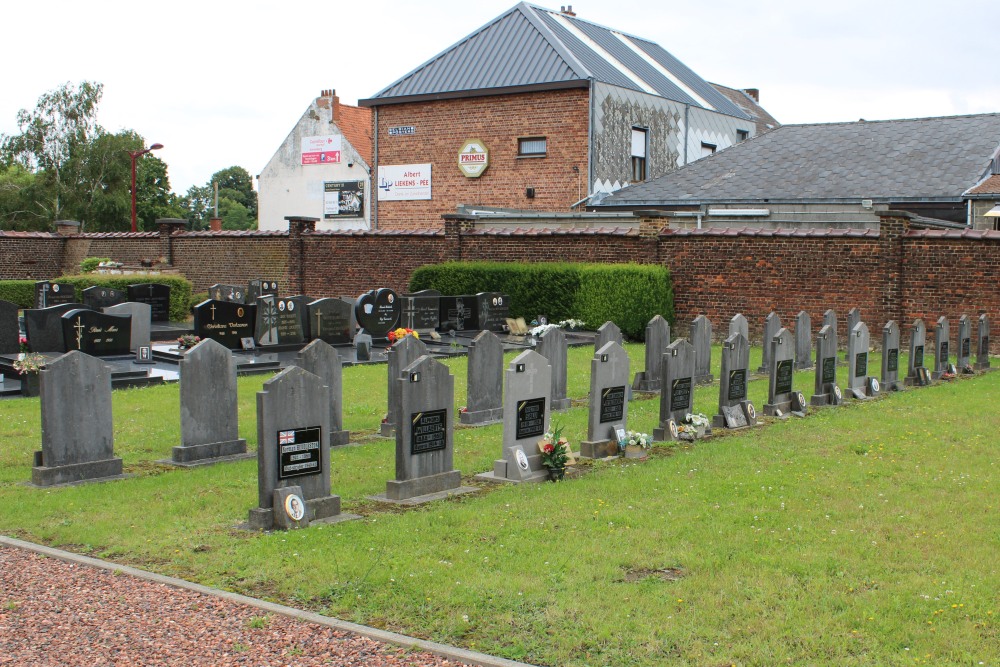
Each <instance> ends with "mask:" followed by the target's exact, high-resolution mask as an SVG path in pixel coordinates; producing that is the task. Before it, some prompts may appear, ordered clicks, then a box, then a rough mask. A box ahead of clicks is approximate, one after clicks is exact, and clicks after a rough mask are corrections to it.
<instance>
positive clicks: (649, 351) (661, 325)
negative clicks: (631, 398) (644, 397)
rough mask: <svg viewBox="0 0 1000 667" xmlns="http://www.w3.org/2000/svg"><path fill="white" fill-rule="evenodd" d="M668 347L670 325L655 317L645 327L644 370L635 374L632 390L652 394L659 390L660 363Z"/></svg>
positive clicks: (660, 317)
mask: <svg viewBox="0 0 1000 667" xmlns="http://www.w3.org/2000/svg"><path fill="white" fill-rule="evenodd" d="M667 345H670V324H669V323H667V321H666V320H665V319H663V317H662V316H661V315H655V316H654V317H653V319H651V320H650V321H649V324H647V325H646V368H645V370H642V371H639V372H638V373H636V374H635V379H634V380H633V381H632V389H634V390H636V391H642V392H648V393H654V392H657V391H659V390H660V363H661V362H662V361H663V352H664V351H665V350H666V349H667Z"/></svg>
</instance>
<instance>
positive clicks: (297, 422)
mask: <svg viewBox="0 0 1000 667" xmlns="http://www.w3.org/2000/svg"><path fill="white" fill-rule="evenodd" d="M329 428H330V390H329V389H328V388H327V386H326V385H325V384H324V383H323V380H322V379H320V378H319V376H316V375H313V374H312V373H310V372H309V371H306V370H303V369H302V368H299V367H298V366H288V367H287V368H285V370H283V371H281V372H280V373H278V374H277V375H275V376H274V377H273V378H271V379H270V380H268V381H267V382H265V383H264V387H263V389H262V390H261V391H259V392H257V502H258V507H256V508H254V509H251V510H250V514H249V520H248V522H249V525H250V527H251V528H253V529H256V530H271V529H272V528H273V527H274V526H275V521H274V512H275V511H276V508H274V505H273V503H274V490H275V489H280V488H285V487H289V486H298V487H300V488H301V489H302V499H303V500H305V502H306V516H307V517H308V518H309V520H310V521H317V520H323V519H335V518H338V517H340V518H345V517H344V516H343V515H341V514H340V496H335V495H331V493H330V447H329V446H328V445H327V441H326V437H325V433H326V431H327V430H328V429H329Z"/></svg>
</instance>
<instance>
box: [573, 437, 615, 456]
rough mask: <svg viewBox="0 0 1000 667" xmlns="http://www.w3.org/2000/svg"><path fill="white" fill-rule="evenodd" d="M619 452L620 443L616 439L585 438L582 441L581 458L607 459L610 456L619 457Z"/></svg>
mask: <svg viewBox="0 0 1000 667" xmlns="http://www.w3.org/2000/svg"><path fill="white" fill-rule="evenodd" d="M618 454H619V451H618V443H617V442H615V441H614V440H594V441H590V440H583V441H582V442H580V458H584V459H606V458H608V457H609V456H615V457H617V456H618Z"/></svg>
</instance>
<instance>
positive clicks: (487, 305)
mask: <svg viewBox="0 0 1000 667" xmlns="http://www.w3.org/2000/svg"><path fill="white" fill-rule="evenodd" d="M476 314H477V316H478V321H477V322H476V323H475V324H474V328H476V329H480V330H483V329H485V330H486V331H503V330H504V325H505V324H506V323H507V318H508V317H510V297H509V296H508V295H506V294H500V293H499V292H480V293H479V294H477V295H476Z"/></svg>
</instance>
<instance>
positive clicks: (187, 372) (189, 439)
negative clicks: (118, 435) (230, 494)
mask: <svg viewBox="0 0 1000 667" xmlns="http://www.w3.org/2000/svg"><path fill="white" fill-rule="evenodd" d="M178 368H179V370H180V396H181V444H180V445H179V446H177V447H174V448H173V451H172V453H171V462H172V463H174V464H176V465H184V466H187V465H193V464H198V463H207V462H211V461H215V460H219V459H224V458H228V457H238V456H241V455H243V454H246V453H247V441H246V440H245V439H243V438H241V437H240V435H239V420H238V413H237V406H236V400H237V391H236V360H235V359H234V358H233V353H232V352H230V351H229V349H228V348H226V346H225V345H222V344H221V343H219V342H217V341H214V340H212V339H211V338H206V339H204V340H202V341H200V342H199V343H198V344H197V345H195V346H194V347H192V348H190V349H189V350H187V352H185V353H184V356H183V357H182V358H181V360H180V362H179V363H178Z"/></svg>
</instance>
